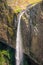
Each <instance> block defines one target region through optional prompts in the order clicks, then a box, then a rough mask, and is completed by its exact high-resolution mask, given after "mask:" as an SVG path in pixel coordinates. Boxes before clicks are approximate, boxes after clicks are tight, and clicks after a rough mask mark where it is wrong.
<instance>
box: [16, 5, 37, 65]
mask: <svg viewBox="0 0 43 65" xmlns="http://www.w3.org/2000/svg"><path fill="white" fill-rule="evenodd" d="M35 5H36V4H35ZM33 6H34V5H32V4H31V5H29V6H28V7H29V8H32V7H33ZM29 8H27V10H29ZM25 12H26V10H24V11H22V12H21V13H20V14H19V15H18V27H17V37H16V65H23V62H22V61H23V45H22V35H21V26H20V22H21V17H22V15H23V14H24V13H25ZM30 24H32V22H31V21H30Z"/></svg>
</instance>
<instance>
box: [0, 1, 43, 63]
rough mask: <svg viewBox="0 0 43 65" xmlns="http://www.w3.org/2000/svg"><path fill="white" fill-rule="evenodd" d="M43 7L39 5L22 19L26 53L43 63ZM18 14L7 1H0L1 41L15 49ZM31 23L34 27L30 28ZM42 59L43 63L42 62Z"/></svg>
mask: <svg viewBox="0 0 43 65" xmlns="http://www.w3.org/2000/svg"><path fill="white" fill-rule="evenodd" d="M42 8H43V6H42V5H41V4H38V5H36V6H34V7H33V8H31V9H30V12H28V11H27V12H26V14H24V15H23V16H22V19H21V31H22V38H23V48H24V53H26V54H27V55H31V57H32V58H34V59H36V60H38V61H39V62H40V63H43V9H42ZM16 16H17V14H15V13H14V11H13V10H12V8H11V7H9V6H8V4H7V2H6V0H2V1H0V41H2V42H6V44H8V45H10V46H12V47H13V48H15V45H16V30H17V26H15V20H16ZM30 21H32V26H31V28H30ZM40 59H41V61H40Z"/></svg>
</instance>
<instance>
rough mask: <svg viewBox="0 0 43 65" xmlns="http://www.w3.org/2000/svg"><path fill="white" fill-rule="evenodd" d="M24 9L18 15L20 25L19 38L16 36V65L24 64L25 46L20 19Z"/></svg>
mask: <svg viewBox="0 0 43 65" xmlns="http://www.w3.org/2000/svg"><path fill="white" fill-rule="evenodd" d="M23 13H24V11H23V12H21V13H20V14H19V15H18V27H17V38H16V65H22V59H23V46H22V35H21V28H20V27H21V26H20V20H21V16H22V15H23Z"/></svg>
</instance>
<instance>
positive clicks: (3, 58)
mask: <svg viewBox="0 0 43 65" xmlns="http://www.w3.org/2000/svg"><path fill="white" fill-rule="evenodd" d="M0 65H14V50H13V49H11V48H4V47H3V45H2V44H1V43H0Z"/></svg>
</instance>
